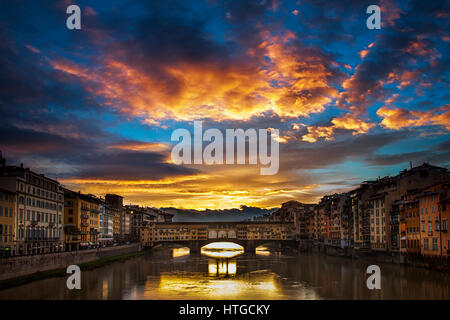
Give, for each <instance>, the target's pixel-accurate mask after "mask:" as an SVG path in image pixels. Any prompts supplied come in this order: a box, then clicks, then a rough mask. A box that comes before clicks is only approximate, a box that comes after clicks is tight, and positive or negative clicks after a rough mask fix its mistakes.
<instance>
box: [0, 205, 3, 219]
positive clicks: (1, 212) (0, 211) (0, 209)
mask: <svg viewBox="0 0 450 320" xmlns="http://www.w3.org/2000/svg"><path fill="white" fill-rule="evenodd" d="M2 216H3V207H0V217H2Z"/></svg>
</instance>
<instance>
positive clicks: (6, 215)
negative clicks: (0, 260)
mask: <svg viewBox="0 0 450 320" xmlns="http://www.w3.org/2000/svg"><path fill="white" fill-rule="evenodd" d="M15 198H16V195H15V193H14V192H11V191H8V190H5V189H0V257H8V256H10V255H12V253H11V251H12V250H13V249H14V241H15V234H14V230H15V223H14V221H15V219H16V211H15V209H14V207H15V206H14V205H15V203H16V199H15Z"/></svg>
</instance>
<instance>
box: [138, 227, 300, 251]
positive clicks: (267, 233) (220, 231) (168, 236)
mask: <svg viewBox="0 0 450 320" xmlns="http://www.w3.org/2000/svg"><path fill="white" fill-rule="evenodd" d="M294 231H295V228H294V224H293V223H287V222H271V221H269V222H266V221H264V222H253V221H240V222H152V223H149V224H148V225H147V226H146V227H145V228H143V229H142V230H141V244H142V245H143V246H145V247H154V246H155V245H158V244H161V243H176V244H180V245H183V246H186V247H188V248H189V249H190V251H191V252H192V253H198V252H200V249H201V248H202V247H203V246H205V245H208V244H210V243H213V242H220V241H226V242H232V243H236V244H238V245H241V246H242V247H243V248H244V250H245V252H246V253H254V252H255V249H256V248H257V247H258V246H260V245H263V244H267V243H278V244H279V245H280V246H295V247H296V242H295V240H294V239H295V237H294V235H293V234H294Z"/></svg>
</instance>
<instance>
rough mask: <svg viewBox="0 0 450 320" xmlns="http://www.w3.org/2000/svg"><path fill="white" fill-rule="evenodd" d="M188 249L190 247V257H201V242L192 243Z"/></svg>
mask: <svg viewBox="0 0 450 320" xmlns="http://www.w3.org/2000/svg"><path fill="white" fill-rule="evenodd" d="M188 247H189V253H190V255H192V256H194V255H195V256H198V255H200V251H201V245H200V242H199V241H190V243H189V245H188Z"/></svg>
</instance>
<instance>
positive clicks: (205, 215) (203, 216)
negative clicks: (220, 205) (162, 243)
mask: <svg viewBox="0 0 450 320" xmlns="http://www.w3.org/2000/svg"><path fill="white" fill-rule="evenodd" d="M160 209H161V210H163V211H165V212H168V213H171V214H173V215H174V217H173V221H174V222H191V221H244V220H247V219H252V218H253V217H260V216H262V215H265V214H270V213H272V212H274V211H276V210H277V209H278V208H271V209H261V208H258V207H248V206H244V205H243V206H241V207H240V208H239V209H238V208H235V209H222V210H210V209H206V210H194V209H177V208H172V207H169V208H160Z"/></svg>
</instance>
